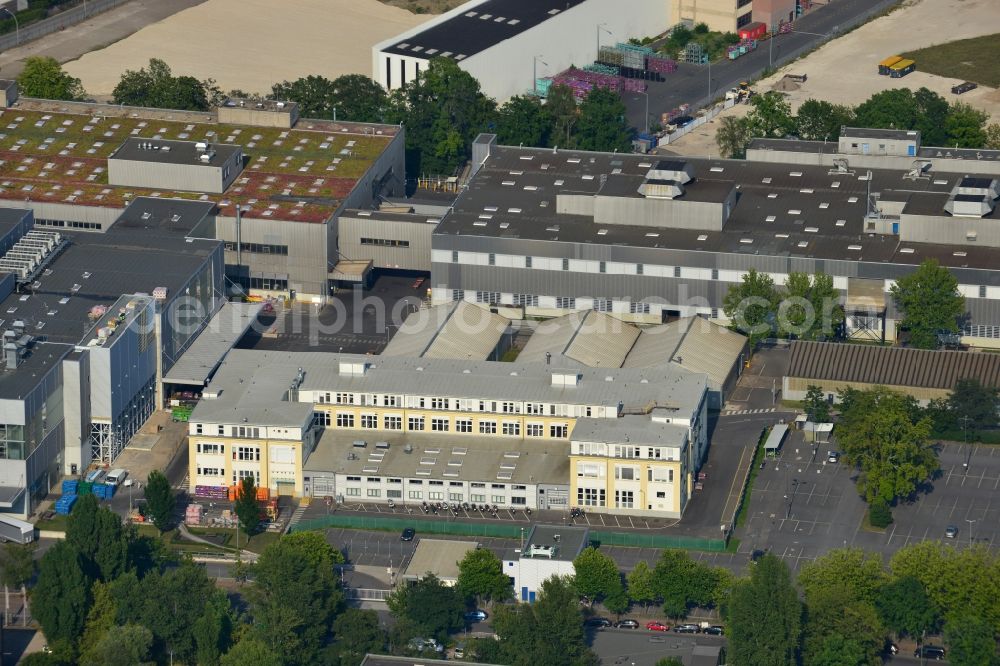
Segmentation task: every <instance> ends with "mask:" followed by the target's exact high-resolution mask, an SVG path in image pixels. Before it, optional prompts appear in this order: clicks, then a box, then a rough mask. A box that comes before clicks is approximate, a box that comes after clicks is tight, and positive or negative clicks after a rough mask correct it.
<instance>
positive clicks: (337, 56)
mask: <svg viewBox="0 0 1000 666" xmlns="http://www.w3.org/2000/svg"><path fill="white" fill-rule="evenodd" d="M432 17H433V16H432V15H431V14H421V15H417V14H412V13H410V12H409V11H406V10H404V9H399V8H397V7H390V6H388V5H386V4H383V3H381V2H379V1H378V0H295V2H275V1H274V0H207V1H206V2H204V3H202V4H200V5H197V6H195V7H192V8H190V9H186V10H184V11H182V12H180V13H178V14H175V15H173V16H170V17H169V18H167V19H165V20H163V21H160V22H159V23H155V24H153V25H150V26H148V27H146V28H143V29H142V30H140V31H139V32H136V33H135V34H133V35H131V36H130V37H128V38H126V39H124V40H122V41H120V42H117V43H115V44H112V45H110V46H108V47H107V48H104V49H101V50H98V51H92V52H90V53H87V54H86V55H84V56H83V57H82V58H80V59H79V60H74V61H72V62H69V63H66V65H65V66H64V67H65V69H66V70H67V71H68V72H69V73H70V74H72V75H73V76H76V77H79V78H80V80H81V81H82V83H83V87H84V89H85V90H86V91H87V92H88V93H90V94H91V95H98V96H100V95H109V94H110V93H111V91H112V90H113V89H114V87H115V85H116V84H117V83H118V80H119V78H120V77H121V75H122V73H123V72H124V71H125V70H126V69H139V68H140V67H144V66H145V65H146V64H147V63H148V62H149V59H150V58H160V59H162V60H164V61H166V62H167V64H168V65H170V67H171V69H172V70H173V72H174V74H175V75H179V74H185V75H190V76H194V77H195V78H198V79H207V78H213V79H215V80H216V81H217V82H218V84H219V86H220V87H221V88H222V89H223V90H230V89H233V88H239V89H241V90H245V91H247V92H251V93H253V92H260V93H265V92H268V91H270V89H271V85H272V84H273V83H276V82H279V81H283V80H286V79H288V80H292V79H296V78H299V77H300V76H306V75H309V74H320V75H322V76H326V77H329V78H335V77H337V76H340V75H341V74H352V73H360V74H367V75H369V76H370V75H371V69H372V56H371V47H372V45H374V44H376V43H377V42H380V41H382V40H383V39H387V38H389V37H392V36H393V35H395V34H398V33H400V32H402V31H404V30H407V29H408V28H411V27H413V26H415V25H419V24H421V23H423V22H425V21H427V20H428V19H430V18H432Z"/></svg>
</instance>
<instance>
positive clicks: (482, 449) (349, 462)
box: [192, 401, 610, 485]
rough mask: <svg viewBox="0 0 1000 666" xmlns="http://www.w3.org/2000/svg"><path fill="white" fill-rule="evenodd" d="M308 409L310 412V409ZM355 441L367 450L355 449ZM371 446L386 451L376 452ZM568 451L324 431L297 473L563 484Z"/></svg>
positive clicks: (508, 442) (458, 437)
mask: <svg viewBox="0 0 1000 666" xmlns="http://www.w3.org/2000/svg"><path fill="white" fill-rule="evenodd" d="M203 402H204V401H203ZM303 404H304V403H303ZM308 407H309V408H310V411H311V410H312V405H311V404H310V405H308ZM195 414H197V408H196V410H195ZM192 418H194V416H192ZM609 420H610V419H609ZM360 441H363V442H366V443H367V446H366V447H364V448H362V447H359V446H356V445H355V442H360ZM377 442H385V443H386V444H388V448H380V449H377V448H376V447H375V444H376V443H377ZM407 447H409V450H407ZM569 451H570V448H569V440H565V441H559V440H554V439H552V440H549V439H545V440H539V439H531V440H527V439H524V438H518V437H497V436H480V435H463V434H458V433H450V434H449V433H445V434H442V433H438V432H426V433H425V432H396V431H385V430H378V431H372V430H360V429H354V430H340V429H335V428H327V429H326V430H325V431H324V432H323V435H322V437H320V440H319V443H318V444H317V445H316V448H315V450H313V452H312V453H310V454H309V457H308V459H306V461H305V462H304V463H303V465H302V469H303V471H306V472H326V473H332V474H347V475H359V476H360V475H365V476H375V475H378V476H388V477H398V478H408V479H433V480H438V481H445V482H447V481H479V482H484V483H514V484H525V485H527V484H539V483H545V484H558V485H567V484H568V483H569ZM376 452H378V454H379V455H375V456H373V455H372V454H373V453H376Z"/></svg>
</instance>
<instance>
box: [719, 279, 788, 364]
mask: <svg viewBox="0 0 1000 666" xmlns="http://www.w3.org/2000/svg"><path fill="white" fill-rule="evenodd" d="M777 308H778V294H777V292H776V291H775V289H774V280H773V279H771V276H770V275H768V274H767V273H758V272H757V269H755V268H751V269H750V270H749V271H748V272H747V273H744V274H743V278H742V281H741V282H739V283H738V284H735V285H733V286H731V287H730V288H729V291H728V292H727V293H726V297H725V299H724V300H723V302H722V309H723V312H725V314H726V317H727V318H728V319H729V321H731V322H732V324H733V327H734V328H735V329H736V330H738V331H740V332H742V333H743V334H744V335H747V336H748V337H749V338H750V348H751V349H753V348H754V346H755V345H756V344H757V343H758V342H760V340H762V339H763V338H765V337H766V336H767V335H769V334H770V333H771V331H772V330H773V328H774V317H775V311H776V310H777Z"/></svg>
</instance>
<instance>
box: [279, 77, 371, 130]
mask: <svg viewBox="0 0 1000 666" xmlns="http://www.w3.org/2000/svg"><path fill="white" fill-rule="evenodd" d="M271 97H272V98H273V99H276V100H288V101H293V102H295V103H296V104H298V105H299V115H300V116H301V117H303V118H316V119H319V120H332V119H334V118H336V119H337V120H341V121H353V122H359V123H379V122H384V121H385V117H386V112H387V110H388V104H389V96H388V94H387V93H386V91H385V88H383V87H382V86H380V85H379V84H378V83H376V82H375V81H373V80H372V79H371V78H370V77H368V76H365V75H364V74H345V75H343V76H339V77H337V78H336V79H333V80H332V81H331V80H330V79H328V78H326V77H323V76H317V75H310V76H303V77H301V78H298V79H295V80H294V81H282V82H281V83H275V84H274V85H273V86H271Z"/></svg>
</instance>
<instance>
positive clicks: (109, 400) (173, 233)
mask: <svg viewBox="0 0 1000 666" xmlns="http://www.w3.org/2000/svg"><path fill="white" fill-rule="evenodd" d="M208 209H211V204H206V203H204V202H199V201H169V200H163V199H156V198H150V199H146V198H142V197H140V198H136V199H135V200H133V201H132V203H131V204H130V205H129V207H128V208H127V209H126V210H125V211H124V212H123V213H122V214H121V216H120V218H119V220H118V221H117V222H116V223H114V224H111V225H108V226H107V227H106V228H104V229H103V230H100V231H98V230H95V229H91V230H87V231H80V230H76V229H72V228H71V229H70V230H68V231H67V230H65V229H62V230H57V229H54V228H52V225H50V226H47V227H43V228H41V229H39V228H36V227H35V225H34V220H33V215H32V212H31V211H30V210H17V209H3V210H2V211H0V247H4V248H6V249H5V251H4V252H3V254H2V256H0V270H2V271H3V273H2V277H0V307H2V308H3V311H4V313H5V315H4V319H3V320H2V321H0V326H2V330H3V332H4V356H5V361H4V370H3V376H2V377H0V390H2V391H4V392H6V395H5V398H4V399H3V414H0V421H2V429H3V432H4V433H6V435H5V444H4V445H3V447H2V450H0V508H2V509H5V510H8V511H10V512H12V513H15V514H17V515H20V516H27V515H28V514H29V513H31V511H32V510H33V509H34V507H35V506H36V505H37V503H38V501H40V499H41V498H43V497H44V496H45V495H46V494H47V493H48V491H49V490H50V488H51V487H52V485H53V484H54V483H55V481H56V480H57V479H58V477H59V476H60V475H62V474H76V473H78V472H79V471H82V470H83V469H85V468H86V467H87V466H88V465H89V464H90V463H91V462H92V461H94V460H96V461H99V462H102V463H111V462H113V461H114V459H115V458H116V457H117V456H118V454H119V453H121V451H122V449H123V448H124V446H125V444H126V443H127V442H128V440H129V439H130V438H131V437H132V436H133V435H134V434H135V433H136V432H137V431H138V430H139V428H140V427H141V426H142V425H143V423H145V421H146V420H147V419H148V418H149V416H150V415H151V414H152V412H153V410H154V409H156V407H157V406H158V405H160V404H162V401H163V399H164V396H163V392H162V381H161V380H162V377H163V373H164V372H166V371H168V370H170V369H171V368H172V367H173V365H174V364H175V362H176V360H177V358H179V357H180V356H181V355H182V354H183V353H184V352H185V351H186V350H187V348H188V347H189V346H190V344H191V342H192V341H193V340H194V339H195V338H196V337H197V336H198V334H199V332H201V331H202V330H203V329H204V328H205V327H206V325H208V323H209V322H210V320H211V319H212V316H213V315H214V314H215V313H216V311H217V310H219V308H220V307H221V305H222V303H223V300H224V293H225V289H224V278H223V254H222V244H221V243H220V242H219V241H216V240H203V239H198V238H195V237H192V236H190V235H189V234H190V232H191V231H192V230H194V229H197V228H199V227H201V226H202V225H203V224H204V223H205V220H206V212H207V210H208Z"/></svg>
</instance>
